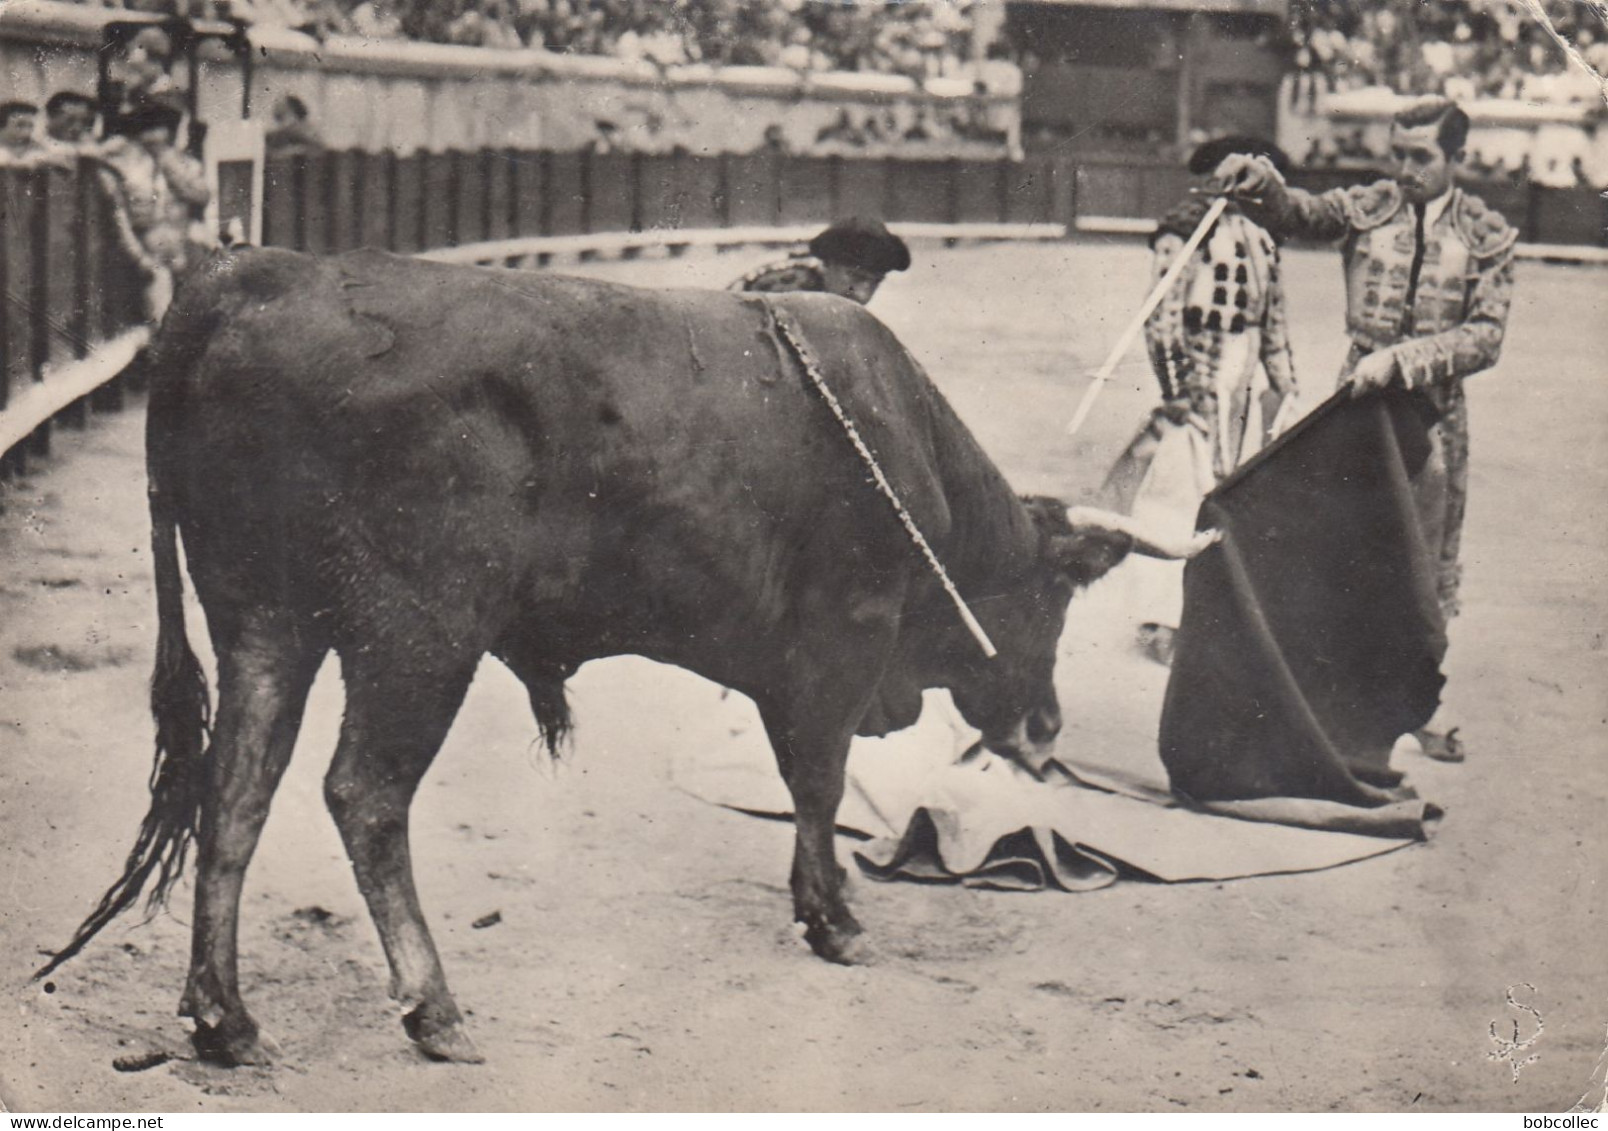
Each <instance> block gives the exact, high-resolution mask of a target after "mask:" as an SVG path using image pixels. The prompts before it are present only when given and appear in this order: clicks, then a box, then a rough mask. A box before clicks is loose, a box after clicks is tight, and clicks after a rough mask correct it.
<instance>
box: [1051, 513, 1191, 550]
mask: <svg viewBox="0 0 1608 1131" xmlns="http://www.w3.org/2000/svg"><path fill="white" fill-rule="evenodd" d="M1066 521H1067V524H1068V525H1070V526H1071V527H1072V531H1073V533H1078V532H1081V531H1093V530H1109V531H1112V532H1113V533H1120V534H1126V535H1127V536H1128V537H1130V538H1132V539H1133V552H1134V553H1136V554H1143V555H1145V556H1146V557H1148V558H1167V559H1176V558H1192V557H1194V556H1195V555H1196V554H1198V553H1200V552H1201V551H1202V550H1204V549H1205V548H1206V547H1207V546H1210V545H1211V544H1212V543H1213V542H1216V541H1217V540H1218V539H1220V538H1221V537H1222V536H1223V535H1222V532H1221V531H1218V530H1203V531H1200V532H1199V533H1197V534H1191V535H1188V536H1187V537H1184V538H1169V537H1167V536H1165V535H1162V534H1158V533H1157V532H1155V531H1153V530H1147V529H1145V527H1144V524H1143V523H1139V522H1135V521H1134V520H1133V519H1131V518H1129V517H1128V516H1127V515H1123V514H1118V513H1116V512H1115V511H1108V510H1101V509H1100V508H1099V507H1068V508H1067V510H1066Z"/></svg>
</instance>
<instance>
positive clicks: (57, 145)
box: [45, 90, 98, 158]
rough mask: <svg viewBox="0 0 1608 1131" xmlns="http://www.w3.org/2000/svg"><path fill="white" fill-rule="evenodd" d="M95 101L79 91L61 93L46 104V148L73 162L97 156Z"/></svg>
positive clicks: (62, 91) (63, 91)
mask: <svg viewBox="0 0 1608 1131" xmlns="http://www.w3.org/2000/svg"><path fill="white" fill-rule="evenodd" d="M96 116H97V115H96V111H95V100H94V99H93V98H91V97H89V96H88V95H87V94H79V93H78V92H77V91H76V90H58V91H57V92H56V93H55V94H52V95H51V96H50V100H49V101H48V102H46V103H45V146H46V148H48V149H51V150H53V151H55V152H56V153H57V154H60V155H62V156H65V157H69V158H76V157H79V156H80V155H84V154H90V153H93V152H94V151H95V150H96V149H97V148H98V143H97V142H96V140H95V118H96Z"/></svg>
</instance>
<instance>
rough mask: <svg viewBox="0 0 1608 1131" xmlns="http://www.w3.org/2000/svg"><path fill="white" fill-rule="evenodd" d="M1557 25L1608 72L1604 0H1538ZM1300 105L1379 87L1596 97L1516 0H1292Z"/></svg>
mask: <svg viewBox="0 0 1608 1131" xmlns="http://www.w3.org/2000/svg"><path fill="white" fill-rule="evenodd" d="M1539 3H1540V7H1541V9H1542V10H1543V11H1544V12H1545V14H1546V16H1547V18H1548V19H1549V20H1550V21H1551V23H1552V27H1553V29H1554V30H1555V31H1556V32H1557V33H1558V35H1559V36H1561V37H1562V38H1563V39H1564V40H1565V41H1566V42H1568V43H1569V44H1571V45H1572V46H1573V47H1574V49H1575V50H1576V51H1578V52H1579V54H1580V56H1581V58H1582V59H1583V61H1584V62H1585V63H1586V64H1587V65H1588V66H1589V67H1591V68H1592V70H1594V71H1595V72H1596V74H1597V75H1603V74H1608V25H1605V18H1604V13H1603V11H1602V5H1600V4H1591V3H1579V2H1577V0H1539ZM1290 36H1291V40H1292V47H1293V50H1294V64H1295V71H1296V82H1295V86H1294V97H1295V99H1296V101H1297V103H1298V104H1303V103H1304V104H1306V105H1311V104H1313V103H1314V102H1315V101H1316V99H1317V98H1318V97H1319V96H1320V95H1321V94H1323V93H1325V92H1334V91H1344V90H1352V89H1357V88H1361V87H1370V86H1384V87H1389V88H1390V89H1392V90H1394V91H1397V92H1398V93H1402V94H1444V95H1446V96H1448V97H1450V98H1454V99H1457V100H1458V101H1462V102H1471V101H1474V100H1476V99H1480V98H1513V99H1524V100H1526V101H1531V102H1545V103H1553V104H1570V103H1595V104H1599V105H1600V104H1601V102H1602V99H1603V87H1602V84H1601V82H1600V80H1598V79H1596V78H1594V77H1593V75H1592V74H1590V73H1588V72H1587V71H1586V70H1585V69H1584V68H1582V67H1580V66H1577V65H1574V64H1573V63H1571V62H1570V60H1569V58H1568V56H1567V54H1566V53H1565V51H1564V49H1563V48H1562V47H1561V46H1560V45H1559V44H1558V42H1557V39H1555V38H1554V36H1553V35H1552V34H1551V33H1549V32H1548V30H1547V29H1546V27H1545V26H1543V24H1542V22H1541V21H1540V20H1538V19H1537V18H1535V16H1534V15H1533V14H1531V12H1530V11H1529V10H1528V9H1527V7H1526V5H1524V4H1521V3H1516V2H1514V0H1435V2H1434V3H1424V2H1423V0H1294V2H1292V3H1291V4H1290Z"/></svg>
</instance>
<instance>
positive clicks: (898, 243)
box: [731, 217, 910, 305]
mask: <svg viewBox="0 0 1608 1131" xmlns="http://www.w3.org/2000/svg"><path fill="white" fill-rule="evenodd" d="M909 266H910V249H909V248H908V247H906V246H905V242H904V241H903V240H902V239H900V238H899V237H898V236H896V235H894V234H893V233H892V232H890V231H888V229H887V228H886V227H885V226H884V225H883V224H882V222H881V221H880V220H865V219H860V218H858V217H857V218H855V219H851V220H839V221H838V222H837V223H835V224H833V225H832V226H831V227H830V228H828V229H826V231H824V232H822V233H821V234H820V235H818V236H816V237H815V238H814V239H812V240H811V241H810V245H809V254H808V255H797V256H793V257H792V258H790V259H784V260H782V261H781V262H779V263H769V264H766V265H765V266H764V267H760V268H758V269H756V270H754V271H750V272H749V273H748V274H746V275H744V276H743V277H742V278H741V279H738V280H737V281H736V282H735V283H733V284H732V285H731V289H732V290H734V291H766V292H774V291H827V292H829V293H831V294H835V295H842V296H843V297H844V298H850V299H853V300H854V301H855V302H858V303H861V304H862V305H863V304H865V303H868V302H870V301H871V296H872V295H874V294H876V293H877V288H878V287H880V286H881V285H882V280H883V278H884V277H886V276H887V274H888V273H889V272H890V271H904V270H906V269H907V268H909Z"/></svg>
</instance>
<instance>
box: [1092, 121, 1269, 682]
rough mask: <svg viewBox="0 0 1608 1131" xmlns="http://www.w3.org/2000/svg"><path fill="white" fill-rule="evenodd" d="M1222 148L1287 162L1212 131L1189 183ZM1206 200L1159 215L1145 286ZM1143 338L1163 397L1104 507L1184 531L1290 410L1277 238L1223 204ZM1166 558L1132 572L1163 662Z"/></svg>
mask: <svg viewBox="0 0 1608 1131" xmlns="http://www.w3.org/2000/svg"><path fill="white" fill-rule="evenodd" d="M1230 153H1247V154H1257V155H1262V156H1266V157H1267V158H1269V159H1270V160H1273V161H1274V162H1275V163H1276V164H1278V165H1279V166H1280V167H1287V166H1288V159H1287V158H1286V157H1285V156H1284V154H1283V152H1281V151H1280V150H1279V149H1278V147H1277V146H1274V145H1272V144H1270V143H1268V142H1265V141H1262V140H1261V139H1259V138H1248V137H1225V138H1219V139H1217V140H1214V141H1209V142H1207V143H1205V144H1204V145H1202V146H1200V147H1199V148H1198V149H1197V150H1196V151H1195V153H1194V154H1193V155H1192V156H1191V158H1190V161H1189V171H1190V173H1192V174H1194V175H1195V177H1196V178H1197V187H1198V185H1199V184H1203V183H1204V177H1205V176H1206V175H1207V174H1210V173H1211V172H1212V171H1213V170H1214V169H1216V168H1217V165H1218V163H1219V162H1220V161H1221V160H1222V159H1223V158H1224V157H1226V156H1227V155H1228V154H1230ZM1208 208H1209V203H1208V198H1206V197H1204V196H1198V195H1197V196H1191V197H1189V198H1187V199H1186V200H1185V201H1184V202H1183V203H1181V204H1179V205H1178V206H1177V207H1176V208H1174V209H1173V210H1172V211H1170V212H1168V213H1167V214H1166V215H1165V216H1163V217H1162V218H1161V220H1160V222H1159V223H1158V225H1157V228H1156V234H1155V235H1154V236H1153V237H1152V239H1151V249H1152V252H1153V257H1152V264H1153V274H1152V280H1151V281H1152V285H1154V284H1155V283H1159V282H1160V280H1161V278H1162V277H1163V276H1164V275H1165V274H1166V273H1167V271H1168V269H1169V268H1170V267H1171V266H1172V264H1173V261H1174V260H1175V259H1176V258H1177V257H1178V255H1179V254H1180V253H1181V252H1182V250H1183V248H1184V245H1185V244H1186V243H1187V242H1188V240H1189V237H1190V236H1191V235H1193V234H1194V232H1195V229H1196V228H1197V227H1199V226H1200V223H1201V221H1202V220H1203V219H1204V217H1205V215H1206V212H1207V209H1208ZM1145 343H1146V345H1147V346H1148V348H1149V353H1150V361H1151V365H1152V367H1153V369H1154V371H1155V375H1156V381H1157V383H1158V384H1160V386H1161V397H1162V403H1161V404H1160V405H1159V406H1158V407H1157V408H1156V410H1155V411H1154V413H1153V414H1152V416H1151V419H1150V421H1149V423H1148V424H1147V425H1146V427H1145V428H1144V430H1143V431H1142V432H1141V433H1140V434H1139V436H1138V437H1137V438H1136V439H1135V440H1134V442H1133V443H1132V444H1131V445H1130V446H1129V447H1128V450H1127V451H1126V452H1124V454H1123V455H1122V457H1121V458H1120V459H1119V460H1118V461H1117V464H1116V465H1115V466H1114V467H1113V468H1112V472H1111V475H1110V476H1109V477H1108V478H1107V481H1106V488H1107V494H1108V496H1109V498H1110V502H1111V503H1112V505H1114V506H1117V507H1118V508H1120V509H1123V510H1126V511H1128V512H1130V513H1132V514H1133V515H1134V516H1135V517H1142V518H1143V519H1144V521H1146V522H1151V523H1157V524H1160V525H1161V526H1163V527H1169V528H1175V529H1177V530H1178V531H1179V533H1180V534H1181V535H1182V536H1185V537H1187V536H1188V535H1189V534H1191V533H1193V531H1194V523H1195V512H1196V511H1197V510H1198V509H1199V507H1200V501H1201V499H1202V498H1204V497H1205V495H1206V493H1207V492H1208V491H1210V490H1211V489H1212V488H1213V487H1215V486H1216V485H1217V483H1218V482H1219V481H1220V480H1221V479H1222V478H1223V477H1224V476H1226V475H1227V474H1228V473H1229V472H1231V471H1233V470H1234V469H1235V468H1236V467H1238V466H1239V465H1240V464H1241V463H1243V462H1244V461H1245V460H1246V459H1248V458H1249V457H1250V456H1252V455H1254V454H1255V453H1256V452H1257V451H1259V450H1260V449H1261V448H1262V447H1263V446H1264V444H1265V443H1266V441H1267V440H1268V439H1269V438H1270V437H1271V434H1272V432H1273V431H1274V428H1275V426H1276V424H1282V423H1283V422H1284V421H1285V420H1288V419H1289V418H1290V417H1291V416H1292V415H1293V411H1292V410H1293V408H1294V403H1295V402H1294V394H1295V391H1296V390H1295V372H1294V369H1293V366H1292V364H1291V358H1290V344H1289V336H1288V333H1287V323H1286V320H1285V314H1284V292H1283V288H1282V286H1281V284H1280V282H1279V252H1278V246H1277V244H1276V243H1275V242H1274V240H1273V238H1272V237H1271V236H1269V235H1268V234H1267V232H1266V231H1264V230H1263V229H1262V228H1260V227H1258V226H1257V225H1256V224H1254V223H1252V222H1251V220H1250V219H1249V218H1248V217H1246V215H1245V214H1244V213H1243V212H1241V211H1240V210H1239V209H1238V208H1237V207H1235V206H1234V205H1230V206H1229V207H1228V208H1227V210H1226V211H1224V212H1223V214H1222V215H1221V216H1220V217H1219V218H1218V219H1217V221H1216V222H1215V223H1214V224H1213V225H1212V227H1211V229H1210V230H1209V231H1208V232H1207V233H1206V235H1205V237H1204V238H1203V239H1202V240H1201V242H1200V244H1199V246H1198V247H1197V248H1196V249H1195V251H1194V253H1193V254H1192V255H1191V257H1190V259H1189V262H1188V263H1187V264H1185V266H1184V269H1183V273H1182V274H1181V275H1180V276H1179V277H1178V280H1177V282H1176V283H1174V284H1173V286H1172V288H1171V289H1170V290H1169V291H1168V292H1167V294H1166V295H1165V296H1164V297H1163V299H1162V300H1161V302H1160V304H1159V305H1158V306H1157V307H1156V310H1155V312H1154V313H1153V314H1152V315H1151V316H1150V318H1149V319H1148V320H1147V321H1146V322H1145ZM1172 565H1174V563H1151V562H1145V563H1141V564H1139V565H1138V566H1130V567H1129V570H1128V576H1129V578H1130V581H1131V584H1132V585H1133V587H1134V592H1133V594H1132V603H1133V605H1134V608H1135V611H1136V612H1137V613H1138V615H1139V618H1140V631H1139V643H1140V645H1141V647H1143V648H1144V649H1145V650H1146V651H1147V652H1148V653H1149V654H1150V655H1151V656H1152V657H1153V658H1155V659H1156V660H1158V661H1160V662H1162V663H1166V662H1168V661H1169V659H1170V656H1171V651H1172V638H1173V635H1174V632H1175V630H1176V628H1177V625H1178V618H1179V615H1180V613H1181V612H1182V607H1183V570H1182V568H1181V567H1178V568H1169V566H1172ZM1152 567H1154V568H1152Z"/></svg>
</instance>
